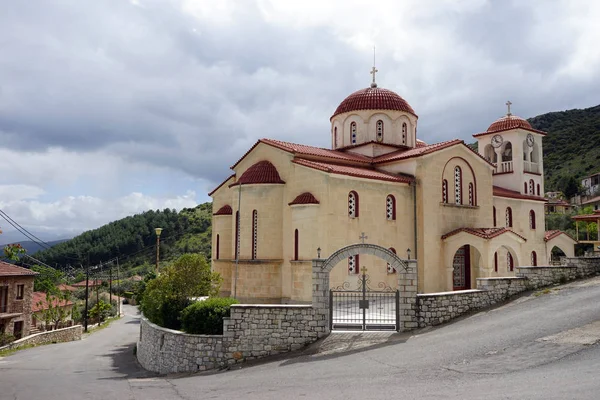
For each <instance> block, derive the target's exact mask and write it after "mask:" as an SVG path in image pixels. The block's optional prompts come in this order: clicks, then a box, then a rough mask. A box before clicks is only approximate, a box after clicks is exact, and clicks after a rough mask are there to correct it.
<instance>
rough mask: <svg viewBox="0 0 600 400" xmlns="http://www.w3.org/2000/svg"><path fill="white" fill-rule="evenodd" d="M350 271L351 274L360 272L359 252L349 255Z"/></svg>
mask: <svg viewBox="0 0 600 400" xmlns="http://www.w3.org/2000/svg"><path fill="white" fill-rule="evenodd" d="M348 273H349V274H358V273H359V267H358V254H357V255H355V256H350V257H348Z"/></svg>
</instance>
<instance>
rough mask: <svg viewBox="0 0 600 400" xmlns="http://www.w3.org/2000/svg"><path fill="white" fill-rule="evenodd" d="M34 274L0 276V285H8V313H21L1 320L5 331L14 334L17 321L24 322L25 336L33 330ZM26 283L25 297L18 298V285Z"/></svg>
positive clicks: (0, 323)
mask: <svg viewBox="0 0 600 400" xmlns="http://www.w3.org/2000/svg"><path fill="white" fill-rule="evenodd" d="M33 279H34V278H33V276H0V286H5V287H8V298H7V300H8V306H7V313H8V314H13V313H18V314H20V315H18V316H16V317H13V318H10V319H8V320H7V319H4V320H2V321H0V325H2V324H4V332H5V333H8V334H11V335H12V334H13V332H14V326H15V322H19V321H22V322H23V331H22V332H23V337H25V336H27V335H29V331H30V330H31V305H32V304H31V298H32V293H33ZM18 285H24V291H23V298H22V299H17V286H18Z"/></svg>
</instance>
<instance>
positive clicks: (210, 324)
mask: <svg viewBox="0 0 600 400" xmlns="http://www.w3.org/2000/svg"><path fill="white" fill-rule="evenodd" d="M237 303H238V301H237V300H236V299H232V298H230V297H225V298H223V297H211V298H209V299H206V300H204V301H199V302H196V303H193V304H191V305H189V306H188V307H186V308H185V310H183V311H182V312H181V325H182V327H183V330H184V331H185V332H187V333H195V334H204V335H222V334H223V318H225V317H229V311H230V308H231V305H232V304H237Z"/></svg>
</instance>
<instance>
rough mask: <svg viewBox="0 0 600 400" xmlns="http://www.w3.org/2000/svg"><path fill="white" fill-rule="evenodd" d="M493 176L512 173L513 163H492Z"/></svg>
mask: <svg viewBox="0 0 600 400" xmlns="http://www.w3.org/2000/svg"><path fill="white" fill-rule="evenodd" d="M493 165H494V167H495V168H496V169H495V170H494V174H507V173H511V172H513V162H512V161H502V162H500V163H493Z"/></svg>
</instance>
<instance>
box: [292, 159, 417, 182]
mask: <svg viewBox="0 0 600 400" xmlns="http://www.w3.org/2000/svg"><path fill="white" fill-rule="evenodd" d="M292 162H293V163H295V164H298V165H303V166H305V167H309V168H313V169H318V170H320V171H324V172H328V173H332V174H338V175H348V176H354V177H356V178H365V179H376V180H380V181H389V182H401V183H411V182H413V181H414V177H411V176H407V175H395V174H390V173H387V172H381V171H376V170H374V169H370V168H361V167H354V166H348V165H338V164H330V163H325V162H319V161H312V160H304V159H302V158H294V159H293V160H292Z"/></svg>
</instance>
